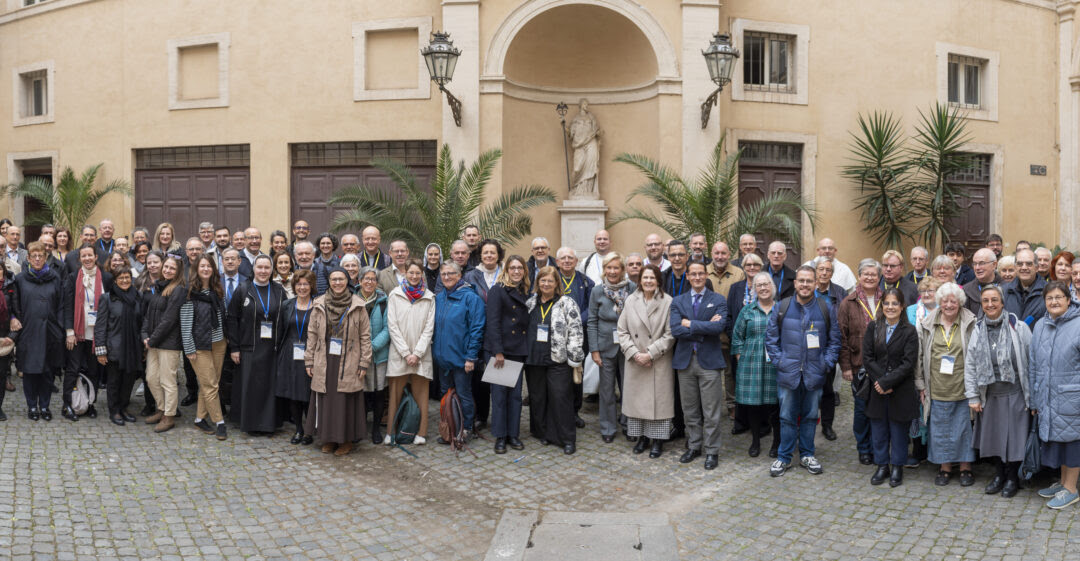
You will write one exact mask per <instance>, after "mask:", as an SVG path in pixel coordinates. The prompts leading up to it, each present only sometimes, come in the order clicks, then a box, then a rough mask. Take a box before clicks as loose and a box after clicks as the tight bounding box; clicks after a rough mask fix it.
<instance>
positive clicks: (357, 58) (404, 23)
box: [352, 16, 432, 101]
mask: <svg viewBox="0 0 1080 561" xmlns="http://www.w3.org/2000/svg"><path fill="white" fill-rule="evenodd" d="M431 25H432V23H431V16H417V17H408V18H389V19H376V20H369V21H360V22H355V23H353V24H352V38H353V101H375V100H383V99H431V77H430V76H428V71H427V64H425V63H424V57H423V56H421V55H420V51H419V49H418V50H417V52H416V65H417V67H416V87H415V88H395V89H379V90H369V89H367V84H366V82H367V80H366V77H367V75H366V71H367V68H366V61H365V58H366V53H367V34H368V32H369V31H394V30H408V29H415V30H416V36H417V45H418V46H420V47H422V46H423V45H425V43H424V41H425V40H427V38H428V37H430V36H431Z"/></svg>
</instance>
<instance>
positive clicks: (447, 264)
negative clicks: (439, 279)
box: [439, 242, 465, 275]
mask: <svg viewBox="0 0 1080 561" xmlns="http://www.w3.org/2000/svg"><path fill="white" fill-rule="evenodd" d="M454 243H457V242H454ZM461 243H465V242H461ZM447 267H449V268H451V269H453V270H454V271H455V272H456V273H457V274H459V275H460V274H461V265H458V264H457V263H456V262H454V260H453V259H447V260H446V261H443V262H442V267H440V268H439V270H440V271H441V270H443V269H445V268H447Z"/></svg>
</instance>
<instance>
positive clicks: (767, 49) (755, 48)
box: [743, 31, 795, 93]
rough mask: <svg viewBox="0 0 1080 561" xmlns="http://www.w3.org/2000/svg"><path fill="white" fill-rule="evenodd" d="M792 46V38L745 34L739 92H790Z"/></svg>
mask: <svg viewBox="0 0 1080 561" xmlns="http://www.w3.org/2000/svg"><path fill="white" fill-rule="evenodd" d="M794 45H795V37H794V36H793V35H781V34H777V33H759V32H750V31H748V32H746V34H745V35H744V37H743V88H744V89H747V90H753V91H765V92H784V93H791V92H794V91H795V80H794V76H792V61H793V60H794V59H793V57H792V51H794Z"/></svg>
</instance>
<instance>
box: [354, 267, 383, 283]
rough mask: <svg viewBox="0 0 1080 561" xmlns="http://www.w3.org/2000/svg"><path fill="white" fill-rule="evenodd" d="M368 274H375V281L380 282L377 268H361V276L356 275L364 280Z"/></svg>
mask: <svg viewBox="0 0 1080 561" xmlns="http://www.w3.org/2000/svg"><path fill="white" fill-rule="evenodd" d="M368 273H375V279H376V280H378V278H379V270H378V269H376V268H375V267H360V274H358V275H356V278H357V279H360V280H363V279H364V275H367V274H368Z"/></svg>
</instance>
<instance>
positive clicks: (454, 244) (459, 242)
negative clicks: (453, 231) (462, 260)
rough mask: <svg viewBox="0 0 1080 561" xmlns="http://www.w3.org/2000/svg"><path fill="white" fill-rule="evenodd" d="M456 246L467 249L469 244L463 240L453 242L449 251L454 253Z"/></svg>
mask: <svg viewBox="0 0 1080 561" xmlns="http://www.w3.org/2000/svg"><path fill="white" fill-rule="evenodd" d="M456 245H463V246H465V247H466V248H468V247H469V242H466V241H465V240H454V243H452V244H450V251H454V246H456Z"/></svg>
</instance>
